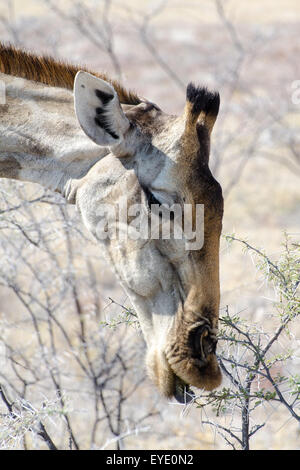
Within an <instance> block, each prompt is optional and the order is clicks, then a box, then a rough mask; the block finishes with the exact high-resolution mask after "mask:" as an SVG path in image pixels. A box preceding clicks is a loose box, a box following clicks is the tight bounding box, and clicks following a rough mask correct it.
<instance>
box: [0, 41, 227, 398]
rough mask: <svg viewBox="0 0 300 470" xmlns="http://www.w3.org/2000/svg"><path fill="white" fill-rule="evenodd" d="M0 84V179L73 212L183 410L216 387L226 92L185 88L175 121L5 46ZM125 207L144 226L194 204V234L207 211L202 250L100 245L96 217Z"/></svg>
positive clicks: (69, 68)
mask: <svg viewBox="0 0 300 470" xmlns="http://www.w3.org/2000/svg"><path fill="white" fill-rule="evenodd" d="M0 83H2V84H4V87H2V88H4V90H5V100H4V102H3V100H2V104H0V177H2V178H10V179H16V180H20V181H30V182H33V183H39V184H41V185H43V186H45V187H46V188H49V189H50V190H53V191H58V192H59V193H61V194H62V196H63V197H64V198H65V199H66V200H67V202H68V203H70V204H75V205H76V207H77V209H78V211H79V213H80V215H81V218H82V221H83V223H84V225H85V226H86V227H87V229H88V230H89V232H90V233H91V234H92V236H94V237H95V238H96V239H97V241H98V243H99V245H100V246H101V250H102V252H103V254H104V255H105V256H106V258H107V260H108V263H109V264H110V265H111V266H112V267H113V269H114V270H115V272H116V274H117V276H118V278H119V280H120V283H121V285H122V286H123V288H124V290H125V292H126V293H127V294H128V296H129V298H130V300H131V302H132V305H133V307H134V309H135V311H136V312H137V315H138V318H139V322H140V325H141V329H142V332H143V335H144V338H145V341H146V345H147V352H146V358H145V364H146V368H147V371H148V375H149V377H150V378H151V379H152V381H153V382H154V384H155V385H156V386H157V387H158V389H159V391H160V392H161V394H162V395H163V396H165V397H167V398H171V397H175V398H176V399H177V400H178V401H179V402H181V403H182V402H187V401H189V400H191V399H192V397H193V394H192V391H191V390H190V388H189V387H190V386H194V387H197V388H201V389H205V390H213V389H214V388H216V387H218V386H219V385H220V383H221V380H222V375H221V371H220V367H219V365H218V361H217V357H216V345H217V331H218V316H219V303H220V281H219V242H220V235H221V229H222V217H223V197H222V189H221V186H220V184H219V183H218V182H217V181H216V180H215V178H214V177H213V175H212V173H211V171H210V169H209V153H210V137H211V132H212V129H213V127H214V123H215V121H216V118H217V115H218V111H219V103H220V98H219V94H218V93H217V92H211V91H209V90H207V89H206V88H204V87H196V86H195V85H194V84H193V83H189V84H188V86H187V89H186V104H185V108H184V111H183V113H182V115H180V116H174V115H168V114H167V113H165V112H164V111H162V110H161V109H160V108H159V107H158V106H157V105H156V104H155V103H152V102H151V101H148V100H147V99H144V98H140V97H139V96H138V95H137V94H135V93H132V92H130V91H128V90H126V89H125V88H123V87H122V86H121V85H120V84H119V83H118V82H115V81H112V80H110V79H109V78H108V77H106V76H105V75H103V74H97V73H93V72H90V71H89V70H87V69H86V68H83V67H76V66H74V65H70V64H67V63H63V62H57V61H55V60H54V59H52V58H50V57H43V56H37V55H34V54H31V53H28V52H25V51H24V50H22V49H16V48H14V47H13V46H11V45H5V44H0ZM0 103H1V100H0ZM124 201H125V202H126V204H127V207H128V208H129V209H130V208H131V207H132V206H133V205H134V204H138V206H139V207H140V208H141V210H142V211H143V213H144V215H145V216H146V220H149V217H150V215H152V208H153V207H154V206H156V207H158V208H162V207H163V208H168V207H169V208H170V207H171V206H172V204H176V205H177V206H179V207H183V206H185V205H189V207H191V208H192V209H191V214H192V224H193V227H194V226H195V220H196V219H195V214H196V208H197V207H198V206H199V205H201V206H204V219H203V243H202V245H201V247H198V248H197V249H188V248H187V245H186V243H184V240H183V239H179V238H176V237H175V236H171V237H169V238H168V239H167V238H166V239H164V238H163V237H161V236H159V237H156V238H154V239H153V238H151V237H150V236H149V237H148V238H145V239H141V238H138V237H136V238H134V237H133V238H130V237H127V238H126V237H123V238H122V237H121V236H119V237H115V238H114V237H102V236H100V235H99V230H98V226H99V220H102V221H103V220H104V222H105V224H106V226H107V224H109V216H108V215H107V216H105V217H104V219H103V217H102V219H101V217H100V216H99V208H101V207H102V206H103V205H105V204H109V205H110V206H113V207H119V206H121V205H122V204H123V203H124ZM153 211H154V209H153ZM128 214H129V212H128ZM171 219H172V217H171ZM130 220H132V217H130V216H129V215H128V217H127V219H125V225H129V222H130ZM158 220H159V221H161V214H160V216H159V219H158ZM159 223H160V222H159ZM171 223H173V224H175V222H174V220H171Z"/></svg>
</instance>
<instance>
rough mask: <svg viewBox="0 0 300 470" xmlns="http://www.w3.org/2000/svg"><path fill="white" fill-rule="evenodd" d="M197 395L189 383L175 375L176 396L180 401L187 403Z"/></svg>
mask: <svg viewBox="0 0 300 470" xmlns="http://www.w3.org/2000/svg"><path fill="white" fill-rule="evenodd" d="M195 397H196V395H195V393H194V392H193V390H191V389H190V387H189V385H188V384H186V383H185V382H184V381H183V380H181V379H180V378H179V377H177V375H175V392H174V398H175V400H176V401H178V403H181V404H183V405H187V404H188V403H190V402H191V401H193V400H194V399H195Z"/></svg>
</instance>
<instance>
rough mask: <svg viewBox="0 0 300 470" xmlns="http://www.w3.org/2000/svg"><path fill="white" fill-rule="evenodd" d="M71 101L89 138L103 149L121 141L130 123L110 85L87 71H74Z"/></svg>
mask: <svg viewBox="0 0 300 470" xmlns="http://www.w3.org/2000/svg"><path fill="white" fill-rule="evenodd" d="M74 102H75V112H76V116H77V119H78V121H79V124H80V126H81V128H82V129H83V131H84V132H85V133H86V135H87V136H88V137H90V139H92V140H93V141H94V142H95V143H96V144H98V145H102V146H104V147H106V146H109V147H111V146H114V145H118V144H120V143H121V142H122V140H123V137H124V134H125V132H126V131H127V130H128V128H129V126H130V123H129V120H128V119H127V117H126V116H125V114H124V113H123V111H122V109H121V106H120V102H119V98H118V95H117V92H116V90H115V89H114V87H113V86H112V85H111V84H110V83H108V82H106V81H104V80H102V79H101V78H97V77H95V76H94V75H91V74H90V73H88V72H82V71H80V72H77V74H76V77H75V81H74Z"/></svg>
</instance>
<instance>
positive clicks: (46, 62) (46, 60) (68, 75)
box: [0, 42, 141, 104]
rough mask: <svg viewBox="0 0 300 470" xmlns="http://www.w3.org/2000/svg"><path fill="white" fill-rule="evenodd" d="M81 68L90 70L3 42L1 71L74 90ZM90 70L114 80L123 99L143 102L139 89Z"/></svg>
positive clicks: (129, 101) (100, 76)
mask: <svg viewBox="0 0 300 470" xmlns="http://www.w3.org/2000/svg"><path fill="white" fill-rule="evenodd" d="M78 70H84V71H86V72H90V71H89V70H88V69H87V68H85V67H81V66H76V65H72V64H68V63H65V62H59V61H56V60H54V59H53V58H52V57H50V56H38V55H34V54H31V53H29V52H26V51H25V50H22V49H17V48H15V47H14V46H12V45H11V44H7V45H6V44H2V43H1V42H0V72H2V73H5V74H7V75H14V76H16V77H21V78H25V79H27V80H33V81H35V82H40V83H44V84H45V85H50V86H54V87H62V88H67V89H70V90H72V89H73V83H74V78H75V75H76V73H77V72H78ZM90 73H92V74H93V75H96V76H97V77H99V78H102V79H103V80H106V81H108V82H110V83H111V84H112V85H113V86H114V88H115V90H116V91H117V93H118V96H119V99H120V102H121V103H124V104H139V103H140V102H141V100H140V98H139V97H138V96H137V95H136V94H135V93H132V92H130V91H127V90H125V88H123V86H122V85H120V83H119V82H117V81H115V80H110V79H109V78H108V77H107V76H106V75H105V74H104V73H102V74H99V73H95V72H90Z"/></svg>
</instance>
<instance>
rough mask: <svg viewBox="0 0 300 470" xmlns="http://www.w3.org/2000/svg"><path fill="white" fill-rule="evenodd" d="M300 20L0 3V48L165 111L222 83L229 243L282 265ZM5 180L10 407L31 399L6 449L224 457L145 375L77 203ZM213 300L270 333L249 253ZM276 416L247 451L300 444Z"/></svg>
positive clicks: (236, 11)
mask: <svg viewBox="0 0 300 470" xmlns="http://www.w3.org/2000/svg"><path fill="white" fill-rule="evenodd" d="M299 26H300V4H299V2H298V1H297V0H285V1H283V0H277V1H276V2H274V1H272V0H260V1H258V0H252V1H251V2H246V1H243V2H241V1H237V0H227V1H225V0H223V1H222V0H206V1H200V0H184V1H183V0H172V1H171V0H169V1H167V0H163V1H146V0H139V1H137V0H122V1H119V0H80V1H78V0H75V1H67V0H62V1H60V2H55V1H52V0H27V1H26V2H24V1H22V0H7V1H6V0H1V3H0V40H1V41H3V42H6V41H7V42H11V43H13V44H14V45H16V46H22V47H25V48H26V49H28V50H30V51H33V52H37V53H43V54H44V53H45V54H49V55H52V56H54V57H55V58H57V59H60V60H66V61H68V62H72V63H74V64H82V65H85V66H87V67H88V68H89V69H90V70H92V71H93V70H94V71H98V72H106V73H107V74H108V75H109V76H110V77H111V78H117V79H119V80H120V81H121V82H122V83H123V84H124V85H125V86H127V87H128V88H130V89H133V90H135V91H136V92H137V93H138V94H139V95H141V96H145V97H147V98H148V99H150V100H151V101H153V102H155V103H157V104H158V105H159V106H160V107H161V108H162V109H163V110H164V111H165V112H168V113H170V114H180V113H182V112H183V108H184V103H185V89H186V86H187V84H188V83H189V82H190V81H193V82H194V83H195V84H197V85H198V84H200V85H207V86H208V87H209V88H212V89H216V90H218V91H219V93H220V96H221V107H220V113H219V117H218V119H217V122H216V126H215V128H214V131H213V136H212V148H211V164H210V166H211V170H212V172H213V174H214V176H215V177H216V179H217V180H218V181H219V182H220V183H221V185H222V187H223V194H224V198H225V214H224V225H223V234H224V235H232V234H234V236H235V237H237V238H239V239H242V240H246V241H248V242H249V243H250V244H251V245H253V246H255V247H257V248H258V249H260V250H264V251H265V252H267V253H268V255H269V256H275V257H276V255H277V254H279V253H280V251H281V247H282V241H283V238H284V235H283V234H284V232H286V233H288V234H289V235H290V236H291V237H296V238H297V237H298V240H299V233H300V224H299V219H300V190H299V186H300V185H299V183H300V181H299V176H300V132H299V129H300V112H299V111H300V102H299V93H298V95H297V86H298V87H299V83H298V85H297V80H300V60H299V56H300V41H299ZM0 184H1V185H0V211H1V214H2V215H1V220H0V229H1V237H0V334H1V338H2V343H1V344H2V352H3V351H4V352H5V354H4V352H3V354H2V356H3V357H2V362H0V366H1V370H0V374H1V380H3V383H4V382H5V391H4V388H3V394H4V395H5V396H6V397H7V396H8V397H12V398H7V399H8V400H16V399H17V398H16V397H18V400H25V401H26V403H27V405H26V406H27V408H26V407H25V409H24V408H22V407H21V408H20V411H19V420H18V419H15V418H14V419H11V417H7V416H6V417H5V420H8V421H6V422H5V423H6V425H7V428H8V429H10V430H11V435H13V436H14V438H13V440H10V438H9V437H6V438H5V439H6V440H5V439H4V441H3V442H4V443H5V445H6V446H7V447H8V448H11V447H14V446H15V447H17V448H18V447H20V448H47V446H48V447H49V442H50V441H51V439H52V438H50V437H49V435H50V436H53V435H54V436H55V437H54V439H52V440H54V441H55V442H56V445H58V446H60V448H82V449H83V448H116V447H119V448H126V449H147V448H148V449H184V448H185V449H221V448H226V442H225V441H224V440H222V439H220V437H219V436H218V435H217V434H216V431H215V428H214V427H210V426H204V425H203V424H202V422H201V419H202V418H203V416H202V415H201V414H200V411H199V409H197V408H196V407H195V406H194V407H192V406H190V407H182V406H181V405H179V404H176V403H167V402H166V401H165V400H163V399H162V398H160V397H159V396H158V394H157V392H156V390H155V389H154V387H153V386H152V384H151V383H150V381H149V380H148V379H147V378H146V377H145V371H144V370H143V367H142V363H143V361H142V358H143V357H144V344H143V339H142V337H141V335H140V332H139V329H138V325H137V324H136V322H135V317H132V316H130V308H131V307H130V303H129V301H128V299H127V298H126V296H125V295H124V293H123V291H122V290H121V289H120V287H119V285H118V283H117V282H116V280H115V277H114V274H113V273H112V272H111V270H110V267H109V266H108V265H107V264H105V262H104V260H103V259H102V255H101V252H100V250H99V248H98V247H97V245H96V243H95V242H94V241H93V240H91V237H90V236H89V235H88V233H87V232H86V231H85V229H84V227H83V226H82V224H81V222H80V219H79V216H78V214H77V213H76V211H75V209H74V208H73V207H67V206H66V205H65V203H64V201H63V200H62V199H61V198H59V196H57V195H54V194H51V193H49V192H47V191H44V190H43V189H42V188H41V187H39V186H38V185H34V184H29V183H28V184H27V183H26V184H25V183H20V182H19V183H16V182H11V181H7V180H2V181H1V183H0ZM83 246H84V250H83V249H82V247H83ZM221 295H222V297H221V311H224V310H225V309H226V308H230V309H231V311H232V312H242V315H243V317H244V318H246V319H247V320H249V321H251V322H263V323H265V324H266V325H268V322H269V323H270V324H271V322H272V318H271V316H270V311H271V310H272V306H271V301H272V293H270V291H269V289H268V287H267V286H266V285H265V282H264V280H263V279H262V277H261V276H260V275H259V274H258V272H257V269H256V266H255V262H254V260H253V257H252V256H251V254H249V252H244V251H243V249H242V247H241V246H240V245H239V244H231V245H230V246H229V245H228V243H227V242H226V240H225V239H222V242H221ZM296 339H297V338H296ZM297 344H298V348H299V342H298V343H297ZM0 353H1V348H0ZM4 355H5V358H4ZM0 361H1V359H0ZM299 364H300V362H299V361H298V362H297V361H296V362H295V361H294V364H293V366H294V367H298V369H299ZM2 398H3V396H2ZM28 403H30V405H29V404H28ZM136 403H138V404H139V406H138V407H137V406H136ZM3 406H4V408H5V405H3ZM30 407H33V408H34V409H35V411H36V412H35V413H33V412H32V410H31V408H30ZM277 413H279V412H278V411H277V410H276V408H274V409H271V410H268V411H267V414H266V418H265V419H266V426H265V427H264V430H262V431H261V432H260V433H257V436H256V437H255V439H254V440H253V448H257V449H262V448H273V449H275V448H297V447H298V448H299V429H298V427H297V426H296V425H295V424H292V425H291V424H290V423H289V421H288V417H285V416H284V415H281V414H277ZM3 416H4V414H3ZM61 416H63V419H60V417H61ZM3 419H4V418H3ZM228 419H231V417H229V418H228ZM46 421H47V430H48V431H49V430H50V431H49V435H48V437H47V434H48V431H46V428H45V422H46ZM33 426H35V428H36V429H37V432H36V433H35V435H34V436H33V435H32V433H28V432H27V431H28V430H29V429H30V428H31V427H33ZM12 430H13V431H12ZM120 436H121V437H120ZM48 438H49V439H50V441H49V439H48ZM47 439H48V440H47ZM50 445H51V443H50Z"/></svg>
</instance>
